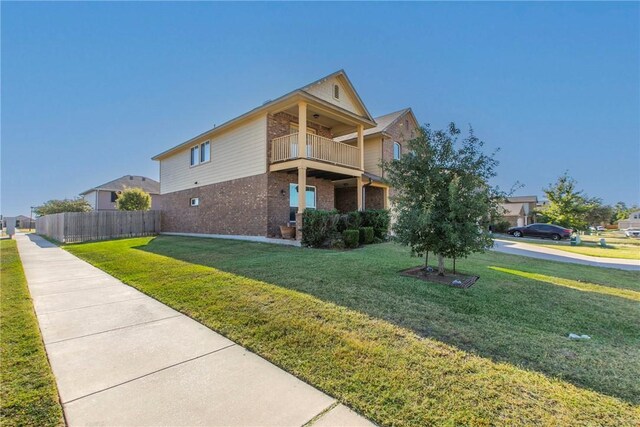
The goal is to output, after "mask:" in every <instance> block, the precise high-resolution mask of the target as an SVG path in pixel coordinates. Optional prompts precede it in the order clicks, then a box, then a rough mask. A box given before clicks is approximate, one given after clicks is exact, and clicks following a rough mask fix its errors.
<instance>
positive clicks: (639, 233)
mask: <svg viewBox="0 0 640 427" xmlns="http://www.w3.org/2000/svg"><path fill="white" fill-rule="evenodd" d="M624 235H625V236H627V237H640V230H638V229H637V228H629V229H627V230H625V232H624Z"/></svg>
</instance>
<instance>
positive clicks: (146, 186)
mask: <svg viewBox="0 0 640 427" xmlns="http://www.w3.org/2000/svg"><path fill="white" fill-rule="evenodd" d="M125 188H142V189H143V190H144V191H146V192H147V193H149V194H160V183H159V182H158V181H156V180H154V179H151V178H147V177H146V176H137V175H125V176H123V177H120V178H118V179H114V180H113V181H109V182H107V183H105V184H102V185H98V186H97V187H93V188H90V189H88V190H87V191H83V192H82V193H80V195H81V196H84V195H85V194H87V193H91V192H92V191H96V190H104V191H122V190H124V189H125Z"/></svg>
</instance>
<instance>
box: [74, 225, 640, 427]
mask: <svg viewBox="0 0 640 427" xmlns="http://www.w3.org/2000/svg"><path fill="white" fill-rule="evenodd" d="M67 249H68V250H69V251H71V252H73V253H74V254H76V255H78V256H80V257H82V258H84V259H86V260H87V261H89V262H91V263H92V264H94V265H97V266H98V267H100V268H102V269H104V270H105V271H107V272H109V273H110V274H113V275H115V276H116V277H118V278H120V279H121V280H123V281H125V282H126V283H129V284H131V285H132V286H134V287H136V288H138V289H140V290H142V291H143V292H145V293H147V294H149V295H151V296H153V297H154V298H157V299H158V300H160V301H162V302H164V303H166V304H168V305H170V306H172V307H174V308H176V309H178V310H180V311H182V312H184V313H185V314H187V315H189V316H191V317H193V318H195V319H197V320H198V321H200V322H202V323H203V324H205V325H207V326H209V327H211V328H212V329H215V330H217V331H219V332H221V333H223V334H224V335H226V336H228V337H229V338H231V339H233V340H235V341H236V342H238V343H239V344H241V345H244V346H246V347H248V348H249V349H251V350H253V351H255V352H257V353H258V354H260V355H262V356H264V357H265V358H267V359H269V360H270V361H272V362H274V363H275V364H277V365H279V366H281V367H283V368H284V369H286V370H288V371H289V372H292V373H293V374H295V375H297V376H299V377H301V378H302V379H304V380H306V381H308V382H309V383H311V384H312V385H314V386H316V387H319V388H320V389H322V390H324V391H326V392H327V393H329V394H331V395H333V396H335V397H337V398H338V399H339V400H340V401H341V402H343V403H346V404H347V405H349V406H350V407H352V408H354V409H355V410H357V411H359V412H361V413H363V414H364V415H365V416H367V417H370V418H371V419H373V420H375V421H376V422H378V423H380V424H382V425H394V426H409V425H416V426H423V425H432V424H436V425H589V424H597V425H625V424H635V423H637V422H638V421H640V413H639V411H638V408H637V407H636V406H634V405H632V404H630V403H626V402H623V401H621V400H620V399H618V398H615V397H611V396H606V395H604V394H602V393H598V392H594V391H591V390H586V389H583V388H580V387H576V386H574V385H572V384H570V383H568V382H566V381H564V380H561V379H554V378H549V377H547V376H545V375H542V374H540V373H536V372H533V371H530V370H526V369H522V368H521V367H519V366H517V364H516V363H497V362H495V361H493V360H491V358H488V357H479V356H478V355H475V354H473V352H469V351H461V350H460V349H459V348H458V346H455V345H451V344H447V343H445V342H443V340H441V339H434V338H433V337H428V335H429V334H417V333H416V332H415V331H417V330H420V329H421V328H419V327H418V325H419V324H420V321H421V319H429V320H428V321H427V323H426V324H425V326H426V327H429V325H430V327H431V328H432V331H433V332H436V331H437V330H438V329H439V328H442V327H443V326H444V325H449V326H448V327H449V328H450V329H448V331H449V332H448V333H449V334H455V333H457V334H458V335H459V336H458V338H461V339H464V340H467V347H473V346H474V345H478V347H479V348H486V347H484V346H485V345H486V344H490V343H488V342H487V343H484V341H483V340H485V339H486V337H487V336H488V335H492V336H493V339H492V342H493V345H494V346H495V345H499V347H494V348H495V349H496V351H498V352H499V351H512V350H510V349H511V345H508V346H506V347H505V346H503V345H502V343H503V336H502V335H501V334H502V331H501V329H503V328H505V329H509V328H510V330H506V331H505V332H506V333H507V334H508V335H510V336H512V337H513V338H512V339H513V340H515V341H516V344H517V345H520V340H521V337H520V335H521V334H529V335H528V338H529V340H532V339H533V340H537V339H538V337H537V336H536V335H535V333H533V334H532V332H533V331H529V330H528V328H521V326H522V325H520V326H517V325H513V326H512V327H510V326H509V324H508V323H505V324H504V325H503V326H499V327H498V323H496V319H493V320H489V319H488V318H487V319H485V318H483V316H482V314H481V313H480V312H479V311H478V310H477V309H476V308H474V307H473V301H474V300H481V301H482V305H486V304H488V305H491V304H495V303H492V302H491V301H496V296H491V297H490V298H485V297H484V296H482V295H483V292H486V289H487V288H488V289H492V290H491V293H493V292H494V291H495V289H494V285H491V283H492V282H493V281H494V279H493V277H492V275H495V276H496V277H498V276H503V273H500V272H495V271H491V270H489V269H486V270H484V271H486V273H485V272H482V273H481V275H482V278H481V280H483V281H485V282H486V283H485V284H484V285H483V286H486V288H485V290H484V291H483V287H482V286H480V282H479V283H478V284H476V285H474V288H476V289H475V290H474V289H473V288H471V289H470V290H460V289H454V288H449V287H446V286H442V285H437V284H432V285H429V284H425V283H424V282H421V281H418V280H415V279H411V278H406V277H401V276H399V275H398V274H397V271H398V270H400V269H402V268H405V267H406V266H407V265H411V264H415V263H416V261H417V260H415V259H414V260H412V259H410V258H409V257H408V256H407V252H406V251H405V250H399V248H397V247H396V246H394V245H377V247H370V248H365V250H356V251H351V252H341V253H338V252H332V251H320V250H308V249H299V248H285V247H277V246H274V245H264V244H253V243H247V242H230V241H220V240H205V239H202V240H199V239H188V238H170V237H160V238H157V239H155V240H153V239H150V238H139V239H127V240H118V241H112V242H100V243H91V244H83V245H74V246H69V247H67ZM492 256H493V254H492ZM500 257H501V256H499V258H500ZM493 258H494V260H495V258H496V257H493ZM181 259H184V260H181ZM502 259H504V258H502ZM205 264H208V265H211V266H208V265H205ZM213 265H218V267H213ZM483 265H485V266H486V265H487V264H483ZM461 268H464V269H473V270H474V271H476V270H479V269H480V268H481V267H479V265H473V264H470V263H468V262H466V263H462V267H461ZM482 268H483V269H484V267H482ZM223 270H226V271H223ZM239 270H242V271H243V272H240V271H239ZM249 276H253V278H252V277H249ZM256 276H260V277H262V279H261V280H259V279H256V278H255V277H256ZM266 277H269V279H266ZM520 280H529V279H526V278H520ZM274 284H277V285H278V286H275V285H274ZM296 286H304V287H306V288H305V289H304V291H303V292H300V291H299V290H297V289H294V288H295V287H296ZM500 287H503V286H502V285H498V288H500ZM517 287H518V285H511V284H509V285H508V286H507V287H505V288H504V289H503V290H502V293H503V294H504V295H505V300H507V301H508V300H509V299H510V298H512V297H513V296H509V293H510V288H517ZM548 288H549V289H545V290H543V291H544V292H550V293H552V294H556V297H557V290H556V289H555V288H557V287H554V286H549V287H548ZM523 289H528V287H525V288H523ZM431 291H433V292H434V293H430V292H431ZM539 291H540V289H537V290H534V294H535V293H539V294H540V295H542V294H544V292H543V293H540V292H539ZM567 291H568V292H574V291H573V290H570V289H567V290H565V291H564V292H567ZM392 292H399V294H398V296H401V298H400V299H397V297H396V296H394V294H393V293H392ZM530 296H531V295H529V297H530ZM331 297H333V299H332V298H331ZM570 297H571V296H570ZM598 297H602V298H605V297H606V298H608V296H598ZM338 299H339V300H340V304H334V303H332V302H329V301H334V302H337V300H338ZM613 300H614V301H615V300H622V299H620V298H615V299H613ZM455 301H457V302H455ZM622 301H624V300H622ZM434 302H435V304H433V305H431V306H430V308H429V307H421V306H420V304H422V303H430V304H431V303H434ZM438 303H440V304H443V305H441V306H440V307H438V305H437V304H438ZM634 303H635V302H634ZM445 304H449V305H450V307H449V308H450V309H451V308H454V307H456V306H457V307H456V309H455V310H454V311H449V312H448V311H447V309H446V306H445ZM509 304H510V305H512V307H511V308H512V310H513V314H515V315H516V317H517V318H519V317H521V316H522V315H523V314H525V313H527V310H526V307H518V306H517V305H513V303H512V302H511V303H509ZM425 308H426V311H425ZM458 308H459V309H460V312H459V313H460V314H459V315H458V314H455V313H456V312H458ZM523 308H525V309H524V310H523ZM415 309H417V311H414V310H415ZM376 310H379V311H376ZM500 310H501V309H498V308H497V307H496V306H494V307H490V306H488V307H487V311H488V312H491V313H499V312H500ZM364 313H368V314H369V315H367V314H364ZM374 313H376V315H375V316H372V314H374ZM468 315H470V316H472V318H473V319H475V322H473V321H472V322H471V324H470V322H469V320H467V319H464V317H465V316H468ZM393 316H396V317H395V321H393V322H391V321H390V320H393V319H391V317H393ZM401 317H402V318H404V320H403V321H400V318H401ZM623 317H624V316H623ZM604 319H608V315H605V316H604V318H603V320H604ZM438 321H439V322H442V325H438V324H437V322H438ZM531 321H532V324H545V323H547V322H548V321H549V320H547V319H531ZM510 322H511V323H512V324H513V323H516V322H514V321H513V320H510ZM605 322H608V320H605ZM394 323H395V324H394ZM400 324H402V325H405V326H409V325H412V326H413V328H412V329H409V328H407V327H400V326H398V325H400ZM465 325H467V326H465ZM469 326H471V327H473V328H476V329H474V330H477V331H482V330H483V329H484V330H485V331H486V334H485V333H482V334H479V335H480V336H477V337H475V338H476V339H477V341H476V342H475V344H474V343H473V339H474V333H473V332H472V330H471V329H468V328H469ZM514 326H515V328H514ZM422 330H423V331H424V332H426V331H427V329H426V328H425V329H422ZM631 330H632V329H629V331H631ZM589 332H590V331H589ZM605 333H606V330H605ZM618 333H623V334H625V333H628V332H626V331H622V330H621V331H619V332H618ZM434 335H437V334H434ZM561 339H562V340H563V341H562V342H563V344H562V345H563V346H565V347H567V351H569V350H570V351H572V352H575V354H576V355H577V357H574V359H573V360H572V361H571V362H572V363H578V364H580V365H581V364H582V363H583V362H582V361H581V360H580V356H579V353H580V352H581V350H580V349H579V348H578V347H577V343H575V342H568V341H567V340H566V339H564V338H561ZM634 339H635V338H634ZM468 340H471V341H468ZM451 341H455V340H451ZM551 341H553V342H555V341H556V339H555V338H554V339H553V340H551ZM593 341H594V343H588V344H587V345H588V346H589V345H590V344H596V345H591V348H589V349H588V352H589V354H590V355H592V354H593V352H596V353H597V352H598V351H599V347H598V344H597V343H596V340H595V339H594V340H593ZM603 343H606V340H605V341H601V342H600V345H605V346H607V348H608V350H609V349H612V348H611V347H610V344H603ZM543 344H544V345H548V342H544V343H543ZM498 349H500V350H498ZM483 351H485V350H483ZM532 351H533V352H538V351H539V350H538V349H537V348H536V347H535V346H533V347H530V348H529V349H528V351H527V352H528V353H531V352H532ZM496 356H498V353H496ZM536 357H539V356H536ZM497 358H498V359H501V360H506V359H507V358H505V357H497ZM616 363H617V362H616ZM631 365H632V367H631V368H627V369H635V368H633V366H634V365H633V364H631ZM631 381H632V380H631ZM620 384H624V381H622V382H619V385H620ZM631 385H632V383H629V384H627V385H625V387H629V386H631ZM630 391H631V392H633V391H632V389H631V390H630Z"/></svg>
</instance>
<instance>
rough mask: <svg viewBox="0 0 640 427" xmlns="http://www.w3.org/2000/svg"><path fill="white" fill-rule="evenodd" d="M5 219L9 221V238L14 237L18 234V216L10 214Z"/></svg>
mask: <svg viewBox="0 0 640 427" xmlns="http://www.w3.org/2000/svg"><path fill="white" fill-rule="evenodd" d="M5 220H6V221H7V234H8V235H9V238H13V235H14V234H16V217H14V216H11V217H9V216H8V217H6V218H5Z"/></svg>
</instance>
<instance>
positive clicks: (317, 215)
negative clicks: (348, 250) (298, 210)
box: [302, 209, 340, 248]
mask: <svg viewBox="0 0 640 427" xmlns="http://www.w3.org/2000/svg"><path fill="white" fill-rule="evenodd" d="M339 219H340V215H338V212H337V211H335V210H333V211H323V210H315V209H306V210H305V211H304V213H303V214H302V244H303V245H306V246H311V247H314V248H321V247H326V246H328V245H329V244H330V242H331V241H332V240H335V239H336V238H337V237H339V233H338V221H339Z"/></svg>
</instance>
